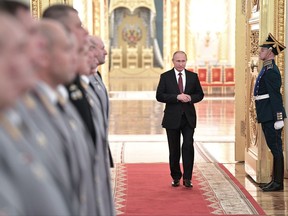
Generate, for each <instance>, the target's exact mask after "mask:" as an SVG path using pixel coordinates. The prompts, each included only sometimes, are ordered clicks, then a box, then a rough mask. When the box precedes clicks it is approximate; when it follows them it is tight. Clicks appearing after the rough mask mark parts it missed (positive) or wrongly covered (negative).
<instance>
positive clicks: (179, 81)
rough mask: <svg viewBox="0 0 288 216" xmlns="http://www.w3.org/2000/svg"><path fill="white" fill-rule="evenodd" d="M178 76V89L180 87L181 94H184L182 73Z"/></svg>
mask: <svg viewBox="0 0 288 216" xmlns="http://www.w3.org/2000/svg"><path fill="white" fill-rule="evenodd" d="M178 75H179V77H178V87H179V90H180V93H183V81H182V73H179V74H178Z"/></svg>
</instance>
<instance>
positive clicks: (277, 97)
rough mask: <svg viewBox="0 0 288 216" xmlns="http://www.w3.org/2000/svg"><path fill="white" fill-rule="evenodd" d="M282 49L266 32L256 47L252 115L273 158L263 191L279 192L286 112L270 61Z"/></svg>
mask: <svg viewBox="0 0 288 216" xmlns="http://www.w3.org/2000/svg"><path fill="white" fill-rule="evenodd" d="M285 48H286V47H285V46H284V45H283V44H281V43H279V42H278V41H277V40H276V39H275V38H274V37H273V35H272V34H271V33H270V34H269V35H268V38H267V39H266V41H265V42H264V43H263V44H262V45H260V51H259V58H260V60H262V61H264V63H263V68H262V70H261V71H260V73H259V75H258V77H257V80H256V83H255V88H254V99H255V106H256V114H257V121H258V123H261V126H262V130H263V133H264V136H265V140H266V143H267V145H268V147H269V149H270V150H271V153H272V155H273V173H272V180H271V182H269V183H268V184H265V185H264V186H261V188H262V190H263V191H279V190H283V179H284V157H283V147H282V138H281V132H282V129H283V127H284V118H286V113H285V109H284V107H283V100H282V94H281V85H282V82H281V74H280V71H279V69H278V67H277V65H276V64H275V60H274V58H275V56H277V55H278V54H279V53H280V52H281V51H282V50H284V49H285Z"/></svg>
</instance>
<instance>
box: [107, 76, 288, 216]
mask: <svg viewBox="0 0 288 216" xmlns="http://www.w3.org/2000/svg"><path fill="white" fill-rule="evenodd" d="M111 73H113V71H112V72H111ZM158 80H159V77H157V76H155V77H153V78H151V77H150V78H141V79H133V78H130V79H129V78H125V79H120V78H118V79H113V78H111V79H110V84H109V88H110V92H109V94H110V128H109V142H110V146H111V149H112V152H113V154H114V155H113V157H114V160H115V162H116V163H120V162H121V163H159V162H160V163H161V162H166V163H167V162H168V144H167V140H166V134H165V130H164V129H163V128H162V127H161V120H162V114H163V108H164V104H161V103H159V102H157V101H156V98H155V94H156V92H155V91H156V86H157V84H158ZM206 91H207V90H206ZM206 93H207V92H206ZM195 106H196V112H197V115H198V116H197V119H198V120H197V128H196V130H195V136H194V146H195V149H196V160H195V163H197V162H201V161H200V160H206V161H208V162H211V163H221V164H223V165H224V166H225V167H226V168H227V169H228V170H229V171H230V172H231V174H232V175H234V176H235V177H236V178H237V180H238V181H239V182H240V183H241V184H242V185H243V186H244V187H245V189H246V190H247V191H248V192H249V193H250V194H251V196H252V197H253V198H254V199H255V200H256V201H257V202H258V203H259V205H260V206H261V207H262V209H263V210H264V211H265V213H266V214H267V215H279V216H280V215H287V214H288V207H287V206H288V180H287V179H285V180H284V181H285V182H284V185H285V186H284V191H283V192H282V191H281V192H269V193H264V192H262V191H261V189H260V188H259V187H258V185H257V183H255V182H254V181H253V180H252V179H251V178H250V177H249V176H248V175H247V174H246V172H245V163H244V162H243V161H235V157H234V153H235V109H236V107H235V97H234V95H233V94H230V95H221V94H218V93H217V94H216V95H208V94H206V95H205V97H204V99H203V101H201V102H199V103H197V104H195ZM120 148H121V149H122V150H123V148H124V152H122V153H121V157H117V156H116V155H115V154H116V153H115V152H116V151H120V150H119V149H120ZM143 180H145V178H143ZM170 183H171V182H167V183H166V184H170ZM232 203H233V202H232Z"/></svg>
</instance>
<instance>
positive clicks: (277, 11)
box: [273, 0, 285, 81]
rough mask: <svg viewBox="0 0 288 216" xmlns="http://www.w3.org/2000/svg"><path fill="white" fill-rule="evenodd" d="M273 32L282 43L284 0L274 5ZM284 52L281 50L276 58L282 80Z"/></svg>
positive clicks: (279, 0)
mask: <svg viewBox="0 0 288 216" xmlns="http://www.w3.org/2000/svg"><path fill="white" fill-rule="evenodd" d="M274 17H275V21H274V34H273V35H275V37H276V38H277V40H278V41H279V42H281V43H283V44H284V42H285V0H278V1H276V3H275V5H274ZM284 53H285V52H281V53H280V54H279V55H278V56H277V58H276V63H277V66H278V68H279V70H280V73H281V75H282V81H283V80H284V68H285V60H284Z"/></svg>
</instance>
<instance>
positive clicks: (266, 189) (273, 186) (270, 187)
mask: <svg viewBox="0 0 288 216" xmlns="http://www.w3.org/2000/svg"><path fill="white" fill-rule="evenodd" d="M262 190H263V191H264V192H272V191H281V190H283V184H280V183H277V182H273V183H272V184H270V185H268V186H267V187H264V188H262Z"/></svg>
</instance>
